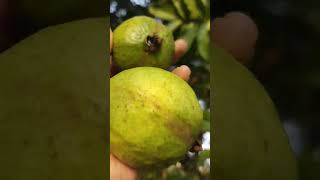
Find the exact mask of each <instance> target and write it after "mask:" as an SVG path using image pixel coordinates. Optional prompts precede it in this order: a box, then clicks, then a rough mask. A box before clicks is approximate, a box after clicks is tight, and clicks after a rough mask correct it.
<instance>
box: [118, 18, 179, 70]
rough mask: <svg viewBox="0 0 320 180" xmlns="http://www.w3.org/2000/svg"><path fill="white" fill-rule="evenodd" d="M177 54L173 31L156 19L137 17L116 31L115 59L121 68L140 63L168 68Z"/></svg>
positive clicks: (124, 23) (135, 65)
mask: <svg viewBox="0 0 320 180" xmlns="http://www.w3.org/2000/svg"><path fill="white" fill-rule="evenodd" d="M173 53H174V39H173V35H172V32H171V31H170V30H169V29H168V28H167V27H166V26H164V25H163V24H161V23H159V22H157V21H156V20H155V19H153V18H150V17H146V16H136V17H133V18H131V19H128V20H126V21H124V22H123V23H122V24H120V25H119V26H118V27H117V28H116V29H115V31H114V34H113V60H114V62H115V63H116V64H117V66H119V68H120V69H129V68H134V67H140V66H153V67H159V68H167V67H169V65H170V64H171V61H172V57H173Z"/></svg>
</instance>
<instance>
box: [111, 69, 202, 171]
mask: <svg viewBox="0 0 320 180" xmlns="http://www.w3.org/2000/svg"><path fill="white" fill-rule="evenodd" d="M110 105H111V106H110V151H111V153H112V154H114V155H115V156H116V157H117V158H119V159H120V160H121V161H123V162H124V163H126V164H128V165H130V166H131V167H134V168H143V167H160V166H164V165H167V164H171V163H174V162H177V161H179V160H181V159H183V158H184V156H185V155H186V153H187V152H188V150H189V149H190V148H191V146H192V144H193V143H194V141H195V140H196V138H197V137H198V135H199V133H200V128H201V122H202V110H201V108H200V105H199V103H198V100H197V97H196V95H195V93H194V92H193V90H192V88H191V87H190V86H189V85H188V84H187V83H186V82H185V81H183V80H182V79H181V78H180V77H178V76H176V75H175V74H173V73H171V72H168V71H165V70H163V69H160V68H155V67H137V68H133V69H129V70H125V71H122V72H120V73H119V74H117V75H116V76H114V77H112V78H111V80H110Z"/></svg>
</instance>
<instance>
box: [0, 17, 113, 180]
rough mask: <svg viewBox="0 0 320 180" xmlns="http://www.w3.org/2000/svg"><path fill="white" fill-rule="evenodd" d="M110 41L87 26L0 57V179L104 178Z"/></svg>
mask: <svg viewBox="0 0 320 180" xmlns="http://www.w3.org/2000/svg"><path fill="white" fill-rule="evenodd" d="M108 38H109V36H108V29H107V28H106V19H105V18H97V19H86V20H80V21H75V22H70V23H67V24H62V25H58V26H53V27H49V28H46V29H43V30H41V31H40V32H38V33H36V34H34V35H32V36H30V37H28V38H26V39H25V40H23V41H21V42H20V43H18V44H16V45H15V46H14V47H12V48H11V49H8V50H7V51H5V52H3V53H1V54H0V82H1V88H0V99H1V100H0V142H1V143H0V144H1V148H0V162H1V164H0V179H3V180H71V179H76V180H88V179H95V180H105V179H106V177H107V173H106V168H107V163H108V162H107V160H106V159H107V157H108V155H107V153H106V152H107V146H108V144H107V138H106V133H108V132H107V129H106V123H107V122H106V119H107V112H106V111H107V108H108V107H107V100H106V99H107V95H108V94H107V93H106V92H107V88H108V87H107V80H106V79H107V78H108V76H107V73H106V72H107V71H108V68H107V63H106V61H105V59H106V57H108V56H107V55H108V54H107V52H106V49H108V48H107V43H106V39H108Z"/></svg>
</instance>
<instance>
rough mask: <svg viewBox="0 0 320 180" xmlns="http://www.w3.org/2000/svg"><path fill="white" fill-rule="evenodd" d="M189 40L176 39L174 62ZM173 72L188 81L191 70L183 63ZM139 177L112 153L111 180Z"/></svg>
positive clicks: (184, 49)
mask: <svg viewBox="0 0 320 180" xmlns="http://www.w3.org/2000/svg"><path fill="white" fill-rule="evenodd" d="M187 46H188V45H187V42H186V41H185V40H182V39H179V40H176V41H175V54H174V57H173V63H174V62H176V61H177V60H178V59H179V58H181V57H182V56H183V55H184V54H185V53H186V51H187ZM110 52H112V31H111V29H110ZM111 58H112V57H111V56H110V74H111V76H113V75H114V74H115V72H116V70H115V69H114V68H115V66H113V65H112V59H111ZM172 73H174V74H176V75H177V76H179V77H181V78H182V79H183V80H185V81H188V80H189V77H190V74H191V70H190V68H189V67H188V66H186V65H182V66H180V67H177V68H175V69H174V70H173V71H172ZM136 178H137V171H136V170H135V169H133V168H131V167H129V166H127V165H126V164H124V163H122V162H121V161H120V160H118V159H117V158H116V157H114V156H113V155H112V154H110V179H111V180H135V179H136Z"/></svg>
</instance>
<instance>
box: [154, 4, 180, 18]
mask: <svg viewBox="0 0 320 180" xmlns="http://www.w3.org/2000/svg"><path fill="white" fill-rule="evenodd" d="M148 10H149V13H150V14H152V15H154V16H155V17H158V18H161V19H163V20H167V21H170V20H174V19H177V18H178V17H177V14H176V12H175V9H174V7H173V6H172V5H171V4H166V5H162V6H154V5H153V6H150V7H149V8H148Z"/></svg>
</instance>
